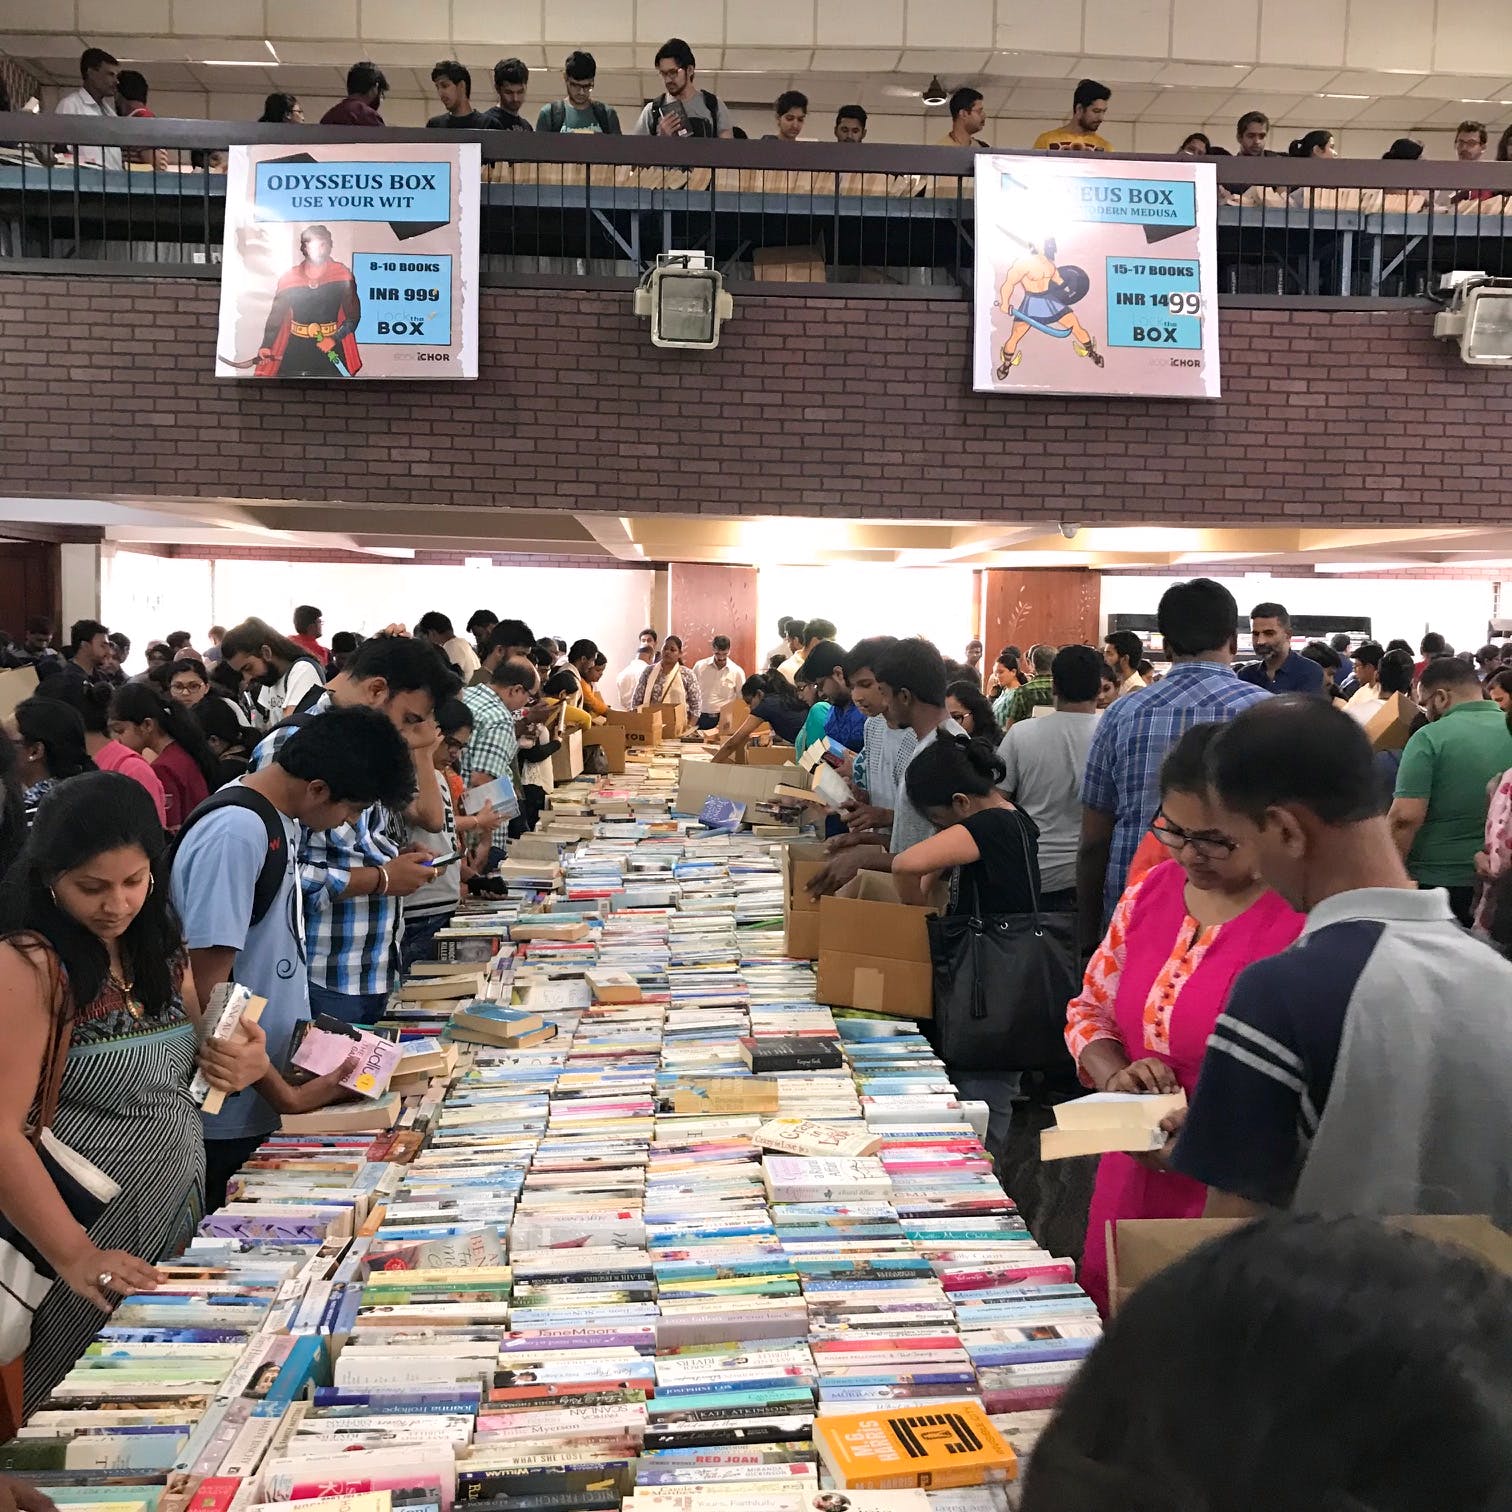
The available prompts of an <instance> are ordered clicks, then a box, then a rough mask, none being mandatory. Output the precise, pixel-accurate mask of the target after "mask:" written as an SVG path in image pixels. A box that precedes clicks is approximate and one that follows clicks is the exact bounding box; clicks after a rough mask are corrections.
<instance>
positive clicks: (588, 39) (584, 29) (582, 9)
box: [545, 0, 635, 67]
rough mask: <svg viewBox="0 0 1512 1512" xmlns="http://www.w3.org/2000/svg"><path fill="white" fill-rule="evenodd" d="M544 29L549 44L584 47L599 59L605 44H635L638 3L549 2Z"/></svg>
mask: <svg viewBox="0 0 1512 1512" xmlns="http://www.w3.org/2000/svg"><path fill="white" fill-rule="evenodd" d="M545 27H546V40H547V41H548V42H557V43H560V44H563V45H565V46H566V47H567V49H568V50H569V51H570V50H571V49H572V48H575V47H581V48H584V49H586V50H587V51H588V52H591V53H592V54H593V56H594V57H595V59H598V58H599V53H600V51H601V49H602V48H603V46H604V44H606V43H609V42H620V43H625V44H629V43H632V42H634V41H635V0H546V7H545ZM563 56H564V57H565V56H566V54H563ZM599 64H600V67H602V66H603V63H602V59H599Z"/></svg>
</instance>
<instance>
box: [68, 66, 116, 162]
mask: <svg viewBox="0 0 1512 1512" xmlns="http://www.w3.org/2000/svg"><path fill="white" fill-rule="evenodd" d="M120 72H121V65H120V63H119V62H118V61H117V60H116V59H115V58H113V57H111V55H110V54H109V53H108V52H106V51H105V49H104V48H103V47H86V48H85V49H84V53H83V56H82V57H80V59H79V76H80V78H82V79H83V81H84V82H83V84H81V85H80V86H79V88H78V89H76V90H74V91H73V93H72V94H66V95H64V96H63V98H62V99H61V100H59V101H58V105H57V113H58V114H59V115H76V116H102V117H107V118H109V119H111V120H114V119H115V115H116V80H117V79H118V78H119V76H120ZM75 155H76V157H77V159H78V161H79V162H80V163H87V164H91V165H93V166H94V167H96V168H119V167H120V166H121V149H120V148H119V147H97V146H90V145H89V144H87V143H81V144H80V145H79V146H78V147H77V148H76V149H75Z"/></svg>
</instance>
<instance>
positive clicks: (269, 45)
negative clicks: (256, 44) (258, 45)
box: [263, 37, 283, 63]
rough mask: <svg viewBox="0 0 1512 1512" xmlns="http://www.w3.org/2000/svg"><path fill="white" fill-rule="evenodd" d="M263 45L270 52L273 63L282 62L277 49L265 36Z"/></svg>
mask: <svg viewBox="0 0 1512 1512" xmlns="http://www.w3.org/2000/svg"><path fill="white" fill-rule="evenodd" d="M263 46H264V47H266V48H267V49H268V51H269V53H271V54H272V56H273V61H274V62H275V63H282V62H283V59H282V58H280V57H279V56H278V52H277V49H276V48H275V47H274V46H273V44H272V43H271V42H270V41H268V39H267V38H266V37H264V38H263Z"/></svg>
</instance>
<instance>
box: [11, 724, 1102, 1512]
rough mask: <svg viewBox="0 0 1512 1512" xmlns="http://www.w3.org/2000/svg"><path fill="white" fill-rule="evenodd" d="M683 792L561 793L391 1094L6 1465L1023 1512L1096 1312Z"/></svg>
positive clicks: (74, 1384) (916, 1061)
mask: <svg viewBox="0 0 1512 1512" xmlns="http://www.w3.org/2000/svg"><path fill="white" fill-rule="evenodd" d="M677 760H678V757H677V753H676V751H675V750H673V751H670V752H662V751H651V752H649V753H646V754H644V755H643V756H642V757H641V759H640V760H638V761H632V763H631V765H630V768H629V770H628V771H627V773H626V774H625V775H624V776H623V777H617V778H613V779H607V780H606V779H602V778H600V779H597V780H596V781H593V780H580V781H578V782H575V783H572V784H569V785H565V786H564V787H562V788H560V789H558V791H557V793H556V795H555V798H554V801H553V806H552V809H551V811H550V813H549V814H548V815H547V816H546V818H545V820H544V823H543V825H542V827H541V829H540V830H539V831H537V832H536V834H534V835H533V836H531V837H529V839H528V841H527V842H526V843H524V844H522V845H520V846H517V847H516V850H515V851H514V852H513V853H512V855H511V858H510V860H508V861H507V862H506V863H505V865H504V868H503V871H504V875H505V879H506V886H507V889H508V891H507V894H505V895H504V896H502V897H499V898H497V899H488V900H483V901H475V902H474V903H472V904H470V905H469V906H468V907H467V908H465V909H464V910H463V911H462V912H461V913H459V914H458V916H457V917H456V919H455V920H454V921H453V924H452V927H451V928H449V929H448V930H446V931H444V932H443V933H442V934H441V935H440V936H439V937H438V941H437V951H436V953H437V959H436V960H434V961H429V962H424V963H422V964H421V965H420V966H419V967H418V968H417V969H416V970H415V972H414V973H413V974H412V975H411V976H410V977H409V978H408V980H407V981H406V983H405V984H404V986H403V987H402V988H401V989H400V991H399V993H398V994H397V995H396V997H395V999H394V1001H393V1002H392V1003H391V1005H390V1012H389V1015H388V1017H387V1019H386V1020H385V1021H384V1023H383V1024H381V1025H380V1026H378V1032H379V1033H380V1034H383V1035H386V1036H388V1037H390V1038H393V1039H396V1040H397V1042H398V1053H397V1055H394V1056H392V1057H391V1060H392V1062H393V1064H391V1065H385V1066H384V1067H383V1068H382V1070H381V1071H380V1072H379V1073H378V1075H377V1077H376V1081H375V1080H374V1075H373V1072H372V1069H371V1068H372V1066H373V1065H374V1064H376V1061H370V1062H366V1063H365V1064H366V1065H367V1066H368V1068H369V1069H368V1073H367V1083H366V1091H367V1092H368V1094H369V1095H367V1096H364V1097H362V1098H361V1099H360V1100H358V1101H355V1102H348V1103H342V1104H337V1105H335V1106H333V1107H331V1108H329V1109H325V1110H322V1111H321V1112H319V1113H314V1114H309V1115H305V1116H303V1117H300V1118H293V1119H289V1120H287V1121H286V1124H285V1127H284V1128H283V1129H282V1130H281V1131H280V1133H278V1134H277V1135H275V1136H273V1137H271V1138H269V1139H268V1140H267V1141H266V1143H265V1144H264V1145H263V1146H262V1147H261V1148H260V1149H259V1150H258V1151H257V1152H256V1153H255V1155H254V1156H253V1157H252V1159H251V1160H250V1161H249V1162H248V1164H247V1165H246V1167H245V1168H244V1170H243V1171H242V1172H241V1174H240V1175H239V1176H238V1177H237V1178H235V1180H234V1181H233V1183H232V1187H231V1197H230V1200H229V1201H228V1203H227V1204H226V1206H225V1207H224V1208H222V1209H221V1210H220V1211H218V1212H215V1213H211V1214H208V1215H207V1216H206V1217H205V1219H204V1220H203V1222H202V1223H201V1225H200V1228H199V1232H198V1235H197V1237H196V1238H195V1239H194V1240H193V1242H192V1243H191V1244H190V1245H189V1247H188V1249H187V1250H186V1251H185V1252H184V1253H183V1254H182V1255H181V1256H180V1257H178V1258H176V1259H175V1260H173V1261H172V1262H170V1263H168V1264H167V1265H166V1266H165V1267H164V1269H165V1271H166V1274H167V1277H168V1280H167V1283H166V1285H165V1286H164V1287H163V1288H162V1290H160V1291H158V1292H155V1293H151V1294H143V1295H138V1296H131V1297H127V1298H126V1299H125V1300H124V1301H123V1303H122V1305H121V1306H120V1307H119V1309H118V1310H117V1311H116V1312H115V1314H114V1315H113V1316H112V1317H111V1318H110V1320H109V1322H108V1324H107V1325H106V1326H105V1327H103V1328H102V1329H101V1331H100V1334H99V1338H98V1340H97V1341H96V1342H95V1343H94V1344H92V1345H91V1346H90V1348H89V1351H88V1353H87V1354H86V1355H85V1357H84V1358H83V1359H82V1360H80V1361H79V1363H78V1364H77V1366H76V1367H75V1368H74V1370H73V1371H72V1372H71V1373H70V1374H69V1375H68V1376H67V1377H66V1378H65V1379H64V1380H63V1382H62V1383H61V1384H60V1385H59V1387H58V1388H57V1390H56V1391H55V1393H54V1394H53V1396H52V1398H51V1399H50V1400H49V1401H48V1402H47V1403H46V1404H45V1405H44V1406H43V1407H42V1408H41V1409H40V1410H39V1411H37V1412H36V1413H35V1414H34V1415H33V1417H32V1418H31V1420H30V1422H29V1423H28V1424H27V1425H26V1427H25V1428H24V1429H23V1430H22V1432H21V1435H20V1437H19V1438H17V1439H15V1440H14V1441H12V1443H11V1444H9V1445H8V1446H5V1447H4V1448H3V1450H0V1457H3V1462H4V1466H5V1467H8V1468H10V1469H12V1470H14V1471H16V1472H17V1473H20V1474H23V1475H26V1476H28V1477H30V1478H32V1479H34V1480H37V1481H39V1482H40V1483H41V1484H42V1485H43V1486H44V1487H45V1489H46V1490H47V1492H48V1494H49V1495H51V1496H52V1497H53V1498H54V1499H55V1500H56V1501H57V1503H58V1505H59V1506H60V1507H62V1508H65V1509H68V1508H73V1507H84V1506H88V1507H90V1508H92V1509H93V1512H185V1509H191V1508H192V1509H194V1512H228V1509H244V1508H245V1509H251V1508H256V1507H263V1508H268V1509H271V1512H296V1509H298V1512H401V1509H408V1512H421V1509H424V1512H450V1509H451V1508H452V1507H453V1505H454V1504H458V1503H467V1504H470V1505H471V1507H472V1508H473V1509H476V1512H516V1509H520V1512H524V1509H549V1512H555V1509H562V1512H570V1509H587V1512H595V1509H604V1512H609V1509H618V1508H621V1507H623V1508H626V1509H630V1512H758V1509H759V1512H802V1509H813V1512H931V1509H933V1512H999V1509H1006V1508H1009V1507H1011V1506H1012V1505H1013V1504H1014V1501H1015V1490H1016V1484H1017V1479H1018V1476H1019V1475H1020V1474H1021V1472H1022V1467H1023V1462H1024V1460H1025V1458H1026V1457H1027V1455H1028V1454H1029V1453H1030V1452H1031V1450H1032V1446H1033V1442H1034V1439H1035V1437H1036V1435H1037V1434H1038V1432H1039V1431H1040V1429H1041V1427H1042V1426H1043V1423H1044V1421H1045V1419H1046V1417H1047V1416H1048V1409H1049V1408H1050V1407H1051V1406H1052V1405H1053V1403H1054V1402H1055V1400H1056V1399H1057V1397H1058V1396H1059V1395H1060V1393H1061V1392H1062V1391H1063V1390H1064V1388H1065V1385H1066V1383H1067V1382H1068V1381H1069V1380H1070V1378H1071V1376H1072V1375H1073V1373H1074V1372H1075V1370H1076V1368H1077V1366H1078V1363H1079V1361H1080V1360H1081V1358H1082V1357H1083V1356H1084V1355H1085V1354H1086V1353H1087V1351H1088V1350H1090V1349H1091V1348H1092V1346H1093V1345H1094V1344H1095V1342H1096V1340H1097V1337H1098V1335H1099V1332H1100V1326H1099V1322H1098V1318H1097V1314H1096V1312H1095V1310H1094V1309H1093V1307H1092V1305H1091V1304H1090V1302H1089V1301H1088V1300H1087V1298H1086V1297H1085V1295H1084V1294H1083V1293H1082V1292H1081V1290H1080V1289H1079V1288H1078V1287H1077V1285H1076V1284H1075V1277H1074V1274H1073V1266H1072V1264H1071V1262H1069V1261H1067V1260H1063V1259H1057V1258H1055V1257H1054V1256H1051V1255H1049V1254H1046V1253H1044V1252H1043V1251H1042V1250H1040V1249H1039V1248H1038V1247H1037V1246H1036V1244H1035V1242H1034V1240H1033V1239H1032V1238H1031V1237H1030V1235H1029V1233H1028V1230H1027V1229H1026V1227H1025V1226H1024V1224H1023V1223H1022V1221H1021V1220H1020V1219H1019V1217H1018V1215H1017V1213H1016V1212H1015V1209H1014V1206H1013V1204H1012V1202H1011V1201H1010V1200H1009V1198H1008V1197H1007V1196H1006V1195H1005V1194H1004V1192H1003V1191H1002V1189H1001V1188H1000V1186H999V1184H998V1182H997V1180H996V1178H995V1176H994V1173H993V1169H992V1164H991V1161H990V1160H989V1158H988V1157H987V1155H986V1153H985V1152H984V1150H983V1147H982V1144H981V1140H980V1138H979V1134H980V1129H979V1128H977V1127H976V1126H975V1125H974V1124H973V1122H972V1119H973V1118H974V1116H975V1115H976V1113H977V1112H978V1111H979V1110H977V1109H976V1108H974V1107H972V1106H970V1105H966V1104H963V1103H962V1102H961V1100H960V1099H959V1098H958V1097H957V1096H956V1093H955V1090H954V1088H953V1087H952V1086H951V1085H950V1083H949V1081H948V1079H947V1077H946V1074H945V1071H944V1068H943V1067H942V1065H941V1064H940V1062H939V1061H938V1060H937V1059H936V1057H935V1056H934V1054H933V1052H932V1051H931V1049H930V1047H929V1045H928V1043H927V1041H926V1039H925V1038H924V1037H923V1036H922V1035H921V1034H920V1033H919V1032H918V1029H917V1027H916V1026H915V1025H914V1024H912V1023H909V1022H907V1021H903V1020H885V1019H881V1018H878V1017H875V1016H867V1015H862V1014H855V1013H850V1012H846V1011H837V1012H833V1013H832V1012H831V1010H830V1009H828V1008H826V1007H823V1006H821V1005H819V1004H818V1003H816V1002H815V1000H814V990H815V984H814V978H813V973H812V969H811V965H810V963H809V962H807V961H792V960H787V959H784V958H783V957H782V955H781V948H782V933H781V922H782V921H781V910H782V889H781V876H780V869H779V860H780V855H779V850H778V848H779V847H780V845H781V843H782V841H783V839H784V838H786V833H785V832H784V831H783V830H781V828H780V827H768V826H759V827H758V828H757V829H756V830H755V831H744V832H741V833H737V834H733V835H732V834H714V833H710V832H708V831H705V830H702V829H701V828H700V826H699V825H698V823H697V822H696V821H691V820H688V819H686V818H683V817H680V816H675V815H673V814H672V813H671V805H672V795H673V792H674V791H675V784H676V775H677ZM611 783H612V784H613V785H612V786H611V785H610V784H611ZM386 1078H387V1086H385V1085H384V1080H385V1079H386ZM317 1502H319V1503H320V1504H321V1505H319V1506H316V1505H314V1504H315V1503H317Z"/></svg>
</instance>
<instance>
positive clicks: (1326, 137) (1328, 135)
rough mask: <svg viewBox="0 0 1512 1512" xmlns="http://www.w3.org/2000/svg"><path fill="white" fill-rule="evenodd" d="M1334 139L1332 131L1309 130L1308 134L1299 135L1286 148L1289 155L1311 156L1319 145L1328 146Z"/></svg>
mask: <svg viewBox="0 0 1512 1512" xmlns="http://www.w3.org/2000/svg"><path fill="white" fill-rule="evenodd" d="M1331 141H1333V132H1331V131H1309V132H1308V133H1307V135H1306V136H1301V137H1298V138H1297V140H1296V141H1295V142H1293V143H1292V144H1291V146H1290V147H1288V148H1287V149H1286V155H1287V156H1288V157H1296V158H1310V157H1311V156H1312V155H1313V153H1314V152H1315V151H1316V150H1317V149H1318V148H1319V147H1326V146H1328V144H1329V143H1330V142H1331Z"/></svg>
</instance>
